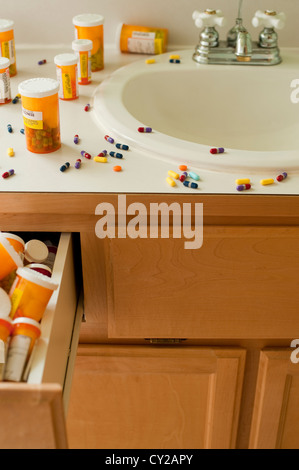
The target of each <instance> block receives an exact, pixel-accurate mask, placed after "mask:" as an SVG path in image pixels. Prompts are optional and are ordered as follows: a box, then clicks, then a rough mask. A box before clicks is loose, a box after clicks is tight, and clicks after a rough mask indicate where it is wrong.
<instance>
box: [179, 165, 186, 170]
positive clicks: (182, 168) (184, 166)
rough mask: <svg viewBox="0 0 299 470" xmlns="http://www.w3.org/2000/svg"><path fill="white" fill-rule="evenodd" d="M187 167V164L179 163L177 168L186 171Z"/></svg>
mask: <svg viewBox="0 0 299 470" xmlns="http://www.w3.org/2000/svg"><path fill="white" fill-rule="evenodd" d="M187 168H188V167H187V165H180V166H179V170H181V171H186V170H187Z"/></svg>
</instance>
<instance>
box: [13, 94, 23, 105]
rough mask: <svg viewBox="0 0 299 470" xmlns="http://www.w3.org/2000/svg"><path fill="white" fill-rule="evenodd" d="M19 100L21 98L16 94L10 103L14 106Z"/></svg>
mask: <svg viewBox="0 0 299 470" xmlns="http://www.w3.org/2000/svg"><path fill="white" fill-rule="evenodd" d="M20 98H21V95H20V94H19V93H18V94H17V95H16V96H15V97H14V98H13V100H12V103H13V104H16V103H17V102H18V101H19V99H20Z"/></svg>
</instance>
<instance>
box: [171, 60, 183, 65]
mask: <svg viewBox="0 0 299 470" xmlns="http://www.w3.org/2000/svg"><path fill="white" fill-rule="evenodd" d="M169 62H170V63H171V64H180V63H181V61H180V59H169Z"/></svg>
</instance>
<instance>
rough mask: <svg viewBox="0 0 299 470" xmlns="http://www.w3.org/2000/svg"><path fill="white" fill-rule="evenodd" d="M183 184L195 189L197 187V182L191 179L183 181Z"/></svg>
mask: <svg viewBox="0 0 299 470" xmlns="http://www.w3.org/2000/svg"><path fill="white" fill-rule="evenodd" d="M183 185H184V186H186V187H187V188H192V189H197V188H198V184H197V183H193V181H184V182H183Z"/></svg>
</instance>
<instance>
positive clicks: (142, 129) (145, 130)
mask: <svg viewBox="0 0 299 470" xmlns="http://www.w3.org/2000/svg"><path fill="white" fill-rule="evenodd" d="M152 130H153V129H152V128H151V127H138V132H144V133H149V132H152Z"/></svg>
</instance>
